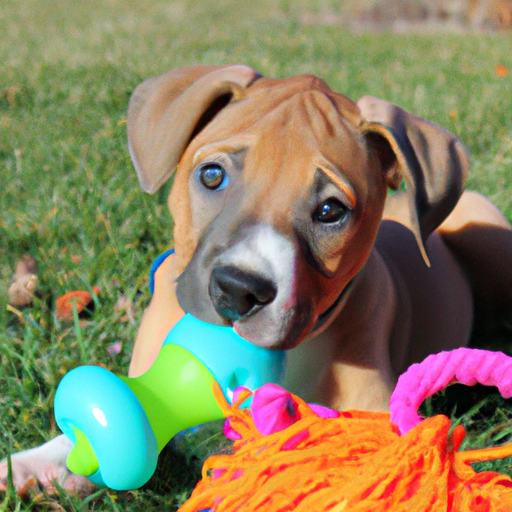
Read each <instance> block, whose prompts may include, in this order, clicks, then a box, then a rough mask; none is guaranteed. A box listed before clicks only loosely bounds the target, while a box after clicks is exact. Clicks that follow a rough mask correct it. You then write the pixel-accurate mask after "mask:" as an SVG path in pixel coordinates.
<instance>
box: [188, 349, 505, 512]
mask: <svg viewBox="0 0 512 512" xmlns="http://www.w3.org/2000/svg"><path fill="white" fill-rule="evenodd" d="M453 382H462V383H465V384H468V385H473V384H476V383H477V382H479V383H482V384H487V385H496V386H497V387H498V389H499V390H500V391H501V393H503V395H504V396H510V395H511V394H512V387H511V385H512V358H510V357H508V356H506V355H504V354H501V353H491V352H487V351H482V350H472V349H465V348H463V349H457V350H455V351H452V352H448V353H446V352H445V353H441V354H437V355H434V356H430V357H429V358H427V359H426V360H425V361H424V362H423V363H420V364H418V365H413V366H412V367H411V368H410V369H409V370H408V371H407V372H406V373H405V374H404V375H403V376H402V377H401V379H400V380H399V382H398V384H397V387H396V389H395V392H394V393H393V396H392V399H391V416H390V415H389V414H387V413H374V412H363V411H346V412H341V413H340V412H337V411H332V410H329V409H325V408H318V406H313V405H310V404H306V403H305V402H304V401H303V400H301V399H300V398H298V397H296V396H294V395H292V394H290V393H288V392H287V391H285V390H283V389H281V388H279V387H278V386H273V385H265V386H263V387H262V388H260V389H258V390H256V391H255V392H254V393H252V392H250V391H248V390H243V389H241V390H237V392H236V393H235V400H234V402H233V403H232V404H228V403H227V402H226V401H225V400H224V399H223V398H222V394H221V393H218V394H217V399H218V400H219V405H220V407H221V408H222V409H223V410H224V411H225V414H226V416H227V417H228V420H227V423H226V428H225V433H226V435H228V437H230V438H231V439H233V440H234V453H233V454H232V455H217V456H214V457H210V458H209V459H208V460H207V461H206V462H205V464H204V467H203V475H202V480H201V481H200V482H199V484H198V485H197V486H196V488H195V490H194V492H193V493H192V496H191V497H190V499H189V500H188V501H187V502H186V503H185V504H184V505H183V506H182V507H181V508H180V509H179V512H198V511H202V512H268V511H272V512H288V511H289V512H291V511H294V512H311V511H312V510H314V511H315V512H327V511H330V512H349V511H350V512H370V511H372V512H411V511H414V512H427V511H428V512H484V511H485V512H511V511H512V479H511V478H510V477H508V476H506V475H501V474H499V473H495V472H489V471H486V472H482V473H476V472H475V471H474V470H473V468H472V467H471V466H470V463H472V462H476V461H482V460H491V459H496V458H504V457H509V456H512V444H508V445H504V446H501V447H496V448H488V449H482V450H472V451H465V452H460V451H459V447H460V445H461V443H462V441H463V439H464V435H465V431H464V428H463V427H462V426H458V427H456V428H455V429H453V431H450V420H449V418H447V417H446V416H444V415H438V416H434V417H431V418H427V419H424V420H422V419H421V418H419V416H418V415H417V407H418V405H419V404H420V403H421V402H422V400H423V399H424V398H425V397H427V396H430V395H432V394H434V393H435V392H436V391H438V390H439V389H441V388H442V387H444V386H446V385H447V384H449V383H453ZM250 395H253V400H252V403H251V406H250V410H248V409H240V407H239V406H240V404H241V403H242V402H243V401H244V400H246V399H247V398H248V396H250ZM390 419H391V421H390ZM392 421H395V422H396V423H397V424H394V423H393V422H392Z"/></svg>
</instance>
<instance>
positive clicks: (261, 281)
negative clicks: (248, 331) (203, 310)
mask: <svg viewBox="0 0 512 512" xmlns="http://www.w3.org/2000/svg"><path fill="white" fill-rule="evenodd" d="M276 294H277V289H276V286H275V284H274V283H273V282H272V281H271V280H270V279H267V278H264V277H262V276H259V275H257V274H253V273H250V272H246V271H243V270H240V269H239V268H236V267H232V266H222V267H216V268H215V269H214V270H213V272H212V275H211V279H210V297H211V300H212V302H213V305H214V307H215V309H216V311H217V313H218V314H219V315H220V316H222V317H223V318H225V319H226V320H229V321H232V322H234V321H236V320H239V319H240V318H242V317H244V316H247V315H249V314H251V313H256V312H257V311H258V310H259V309H261V308H262V307H263V306H266V305H267V304H270V303H271V302H272V301H273V300H274V299H275V296H276Z"/></svg>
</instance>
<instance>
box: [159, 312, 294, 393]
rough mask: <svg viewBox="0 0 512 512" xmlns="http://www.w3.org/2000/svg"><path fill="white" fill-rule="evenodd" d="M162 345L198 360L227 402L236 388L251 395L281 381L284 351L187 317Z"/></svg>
mask: <svg viewBox="0 0 512 512" xmlns="http://www.w3.org/2000/svg"><path fill="white" fill-rule="evenodd" d="M163 344H164V345H167V344H172V345H178V346H180V347H183V348H185V349H186V350H188V351H189V352H190V353H191V354H192V355H193V356H195V357H196V358H197V359H199V360H200V361H201V362H202V363H203V364H204V365H205V366H206V367H207V368H208V370H209V371H210V372H211V374H212V375H213V377H214V378H215V380H216V381H217V383H218V384H219V385H220V387H221V388H222V391H223V392H224V395H225V396H226V398H227V399H228V400H229V401H231V398H232V396H233V391H234V390H235V389H236V388H237V387H238V386H245V387H247V388H249V389H250V390H253V391H254V390H255V389H257V388H259V387H260V386H263V384H267V383H269V382H272V383H274V384H279V383H281V382H282V380H283V377H284V370H285V362H286V352H285V351H284V350H269V349H266V348H262V347H258V346H256V345H253V344H252V343H250V342H248V341H246V340H244V339H243V338H242V337H240V336H239V335H238V334H236V332H235V331H234V330H233V328H232V327H224V326H220V325H212V324H208V323H206V322H202V321H201V320H198V319H197V318H195V317H193V316H192V315H190V314H186V315H185V316H184V317H183V318H182V319H181V320H180V321H179V322H178V323H177V324H176V325H175V326H174V328H173V329H172V330H171V331H170V332H169V334H168V335H167V337H166V338H165V341H164V343H163Z"/></svg>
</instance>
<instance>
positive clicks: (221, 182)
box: [198, 164, 229, 190]
mask: <svg viewBox="0 0 512 512" xmlns="http://www.w3.org/2000/svg"><path fill="white" fill-rule="evenodd" d="M198 176H199V181H200V182H201V183H202V184H203V185H204V186H205V187H206V188H207V189H209V190H223V189H225V188H226V187H227V186H228V185H229V177H228V175H227V174H226V171H225V170H224V168H223V167H222V166H220V165H219V164H205V165H203V166H202V167H201V168H200V169H199V173H198Z"/></svg>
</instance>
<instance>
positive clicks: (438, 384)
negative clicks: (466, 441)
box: [389, 348, 512, 435]
mask: <svg viewBox="0 0 512 512" xmlns="http://www.w3.org/2000/svg"><path fill="white" fill-rule="evenodd" d="M455 383H460V384H465V385H466V386H474V385H475V384H483V385H485V386H496V387H497V388H498V390H499V392H500V393H501V395H502V396H503V397H504V398H510V397H512V357H509V356H507V355H505V354H503V353H502V352H489V351H487V350H478V349H474V348H459V349H455V350H452V351H450V352H440V353H438V354H433V355H431V356H428V357H427V358H426V359H425V360H424V361H423V362H421V363H417V364H413V365H412V366H411V367H410V368H409V369H408V370H407V371H406V372H405V373H403V374H402V375H401V376H400V378H399V379H398V383H397V385H396V387H395V391H394V392H393V394H392V395H391V399H390V401H389V409H390V413H391V422H392V423H394V424H395V425H397V426H398V429H399V430H400V433H401V434H402V435H404V434H407V432H409V430H411V429H412V428H413V427H415V426H416V425H418V423H421V421H423V418H422V417H421V416H420V415H419V414H418V408H419V407H420V405H421V404H422V402H423V401H424V400H425V399H426V398H428V397H430V396H432V395H434V394H435V393H437V392H438V391H440V390H441V389H443V388H445V387H446V386H448V385H449V384H455Z"/></svg>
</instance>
